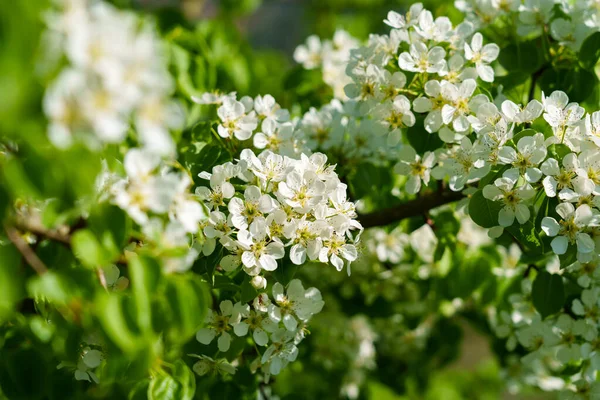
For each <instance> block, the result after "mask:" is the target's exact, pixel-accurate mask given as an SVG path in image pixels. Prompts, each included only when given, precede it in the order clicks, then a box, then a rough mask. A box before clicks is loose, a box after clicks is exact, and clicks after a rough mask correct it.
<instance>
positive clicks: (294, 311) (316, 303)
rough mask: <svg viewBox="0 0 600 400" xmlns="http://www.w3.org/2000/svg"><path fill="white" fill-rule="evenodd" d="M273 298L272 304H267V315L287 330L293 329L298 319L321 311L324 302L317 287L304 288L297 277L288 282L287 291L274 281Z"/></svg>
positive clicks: (303, 318) (305, 319)
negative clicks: (281, 323)
mask: <svg viewBox="0 0 600 400" xmlns="http://www.w3.org/2000/svg"><path fill="white" fill-rule="evenodd" d="M273 299H274V304H271V305H270V306H269V317H270V318H271V319H272V320H273V321H274V322H276V323H279V322H280V321H281V322H283V325H284V326H285V327H286V329H287V330H288V331H295V330H296V328H297V327H298V320H300V321H303V322H305V321H307V320H308V319H309V318H310V317H311V316H313V315H314V314H318V313H319V312H321V309H322V308H323V305H324V304H325V303H324V302H323V300H322V298H321V292H319V290H318V289H316V288H310V289H306V290H305V289H304V287H303V286H302V282H300V280H298V279H293V280H292V281H291V282H290V283H289V285H288V287H287V291H286V290H284V287H283V285H282V284H281V283H279V282H276V283H275V284H274V285H273Z"/></svg>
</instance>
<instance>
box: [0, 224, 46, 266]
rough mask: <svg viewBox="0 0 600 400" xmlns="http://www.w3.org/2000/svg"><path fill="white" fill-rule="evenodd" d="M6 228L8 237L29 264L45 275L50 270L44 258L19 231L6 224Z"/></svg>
mask: <svg viewBox="0 0 600 400" xmlns="http://www.w3.org/2000/svg"><path fill="white" fill-rule="evenodd" d="M4 229H5V230H6V235H7V236H8V239H9V240H10V241H11V242H12V243H13V244H14V245H15V247H16V248H17V250H19V252H20V253H21V255H22V256H23V258H24V259H25V261H27V264H29V265H30V266H31V268H33V270H34V271H35V272H36V273H37V274H38V275H44V274H45V273H46V272H48V268H47V267H46V265H45V264H44V263H43V262H42V260H40V258H39V257H38V256H37V254H35V252H34V251H33V250H32V249H31V247H29V244H28V243H27V242H26V241H25V239H23V238H22V237H21V234H20V233H19V231H17V230H16V229H15V228H13V227H10V226H6V227H4Z"/></svg>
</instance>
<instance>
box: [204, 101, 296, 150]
mask: <svg viewBox="0 0 600 400" xmlns="http://www.w3.org/2000/svg"><path fill="white" fill-rule="evenodd" d="M192 100H193V101H194V102H196V103H198V104H204V105H210V104H213V105H217V106H218V108H217V116H218V118H219V125H218V126H217V130H216V132H217V134H218V136H219V137H221V138H223V139H225V140H226V141H228V142H229V141H231V140H235V141H236V142H244V141H246V140H250V139H252V144H253V146H254V147H255V148H256V149H259V150H262V149H268V150H270V151H272V152H274V153H277V154H281V155H286V156H289V157H297V156H299V155H300V154H302V153H306V152H307V151H308V150H307V149H306V147H305V146H304V140H303V139H302V137H300V136H299V132H298V130H297V127H296V124H295V123H294V122H292V121H290V113H289V111H288V110H286V109H284V108H281V106H280V105H279V104H277V102H276V101H275V99H274V98H273V96H271V95H270V94H267V95H264V96H256V98H254V99H253V98H251V97H249V96H244V97H242V98H241V99H239V100H238V99H237V95H236V94H235V93H229V94H225V95H223V94H215V93H204V94H202V95H201V96H198V97H196V96H194V97H192Z"/></svg>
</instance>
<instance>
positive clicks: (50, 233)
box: [14, 218, 71, 246]
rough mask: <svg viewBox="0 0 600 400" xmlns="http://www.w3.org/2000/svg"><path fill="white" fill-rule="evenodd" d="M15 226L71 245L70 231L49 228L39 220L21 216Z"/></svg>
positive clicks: (23, 230)
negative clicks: (63, 231)
mask: <svg viewBox="0 0 600 400" xmlns="http://www.w3.org/2000/svg"><path fill="white" fill-rule="evenodd" d="M14 226H15V228H16V229H18V230H20V231H22V232H30V233H33V234H34V235H36V236H39V237H42V238H46V239H50V240H54V241H56V242H60V243H63V244H66V245H67V246H70V245H71V235H70V233H62V232H60V231H58V230H55V229H47V228H45V227H44V226H42V225H41V224H40V223H38V222H34V221H32V220H28V219H21V218H20V219H17V220H15V221H14Z"/></svg>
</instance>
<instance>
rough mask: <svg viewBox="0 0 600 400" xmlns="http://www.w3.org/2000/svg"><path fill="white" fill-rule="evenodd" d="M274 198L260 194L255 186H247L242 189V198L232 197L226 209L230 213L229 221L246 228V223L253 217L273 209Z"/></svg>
mask: <svg viewBox="0 0 600 400" xmlns="http://www.w3.org/2000/svg"><path fill="white" fill-rule="evenodd" d="M274 208H275V204H274V200H273V198H272V197H271V196H269V195H268V194H261V192H260V189H259V188H258V187H257V186H248V187H247V188H246V190H245V191H244V199H243V200H242V199H240V198H239V197H233V198H232V199H231V200H229V204H228V205H227V209H228V210H229V212H230V213H231V223H232V224H233V226H235V227H236V228H238V229H248V224H250V223H252V221H254V219H255V218H258V217H261V216H262V215H263V214H265V213H269V212H271V211H273V209H274Z"/></svg>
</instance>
